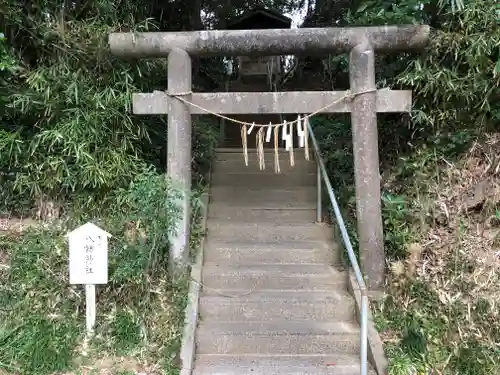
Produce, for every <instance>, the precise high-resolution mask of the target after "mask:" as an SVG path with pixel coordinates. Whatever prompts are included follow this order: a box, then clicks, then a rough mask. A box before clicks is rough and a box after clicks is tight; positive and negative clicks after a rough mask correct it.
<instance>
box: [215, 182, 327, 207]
mask: <svg viewBox="0 0 500 375" xmlns="http://www.w3.org/2000/svg"><path fill="white" fill-rule="evenodd" d="M316 192H317V190H316V187H314V186H304V187H301V188H295V189H294V188H290V189H287V190H283V189H262V188H261V189H258V188H256V189H247V188H240V189H234V188H231V187H221V186H219V187H213V188H212V189H210V202H211V203H212V202H213V203H221V204H222V203H224V204H225V205H226V206H229V207H231V206H236V207H248V208H252V209H260V208H262V209H281V208H285V209H287V208H293V209H315V208H316V204H317V203H316V195H317V193H316Z"/></svg>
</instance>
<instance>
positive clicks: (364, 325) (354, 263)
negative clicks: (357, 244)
mask: <svg viewBox="0 0 500 375" xmlns="http://www.w3.org/2000/svg"><path fill="white" fill-rule="evenodd" d="M306 123H307V127H308V130H309V135H310V138H311V140H312V143H313V149H314V153H315V154H316V160H317V166H318V184H317V187H318V197H317V199H318V201H317V207H316V215H317V216H316V217H317V220H318V222H321V221H322V217H321V216H322V212H321V179H322V178H323V182H324V183H325V186H326V190H327V192H328V196H329V197H330V202H331V204H332V206H333V211H334V212H335V218H336V219H337V223H338V226H339V229H340V233H341V234H342V239H343V242H344V246H345V247H346V249H347V254H348V256H349V261H350V263H351V267H352V269H353V270H354V275H355V276H356V281H357V282H358V287H359V291H360V293H361V311H360V321H361V322H360V324H361V337H360V340H361V345H360V347H361V350H360V357H361V358H360V359H361V371H360V375H367V371H368V294H367V289H366V284H365V280H364V279H363V275H362V273H361V268H360V267H359V264H358V260H357V259H356V255H355V254H354V250H353V248H352V244H351V240H350V239H349V234H348V233H347V229H346V227H345V223H344V219H343V218H342V214H341V213H340V209H339V205H338V203H337V198H336V197H335V193H334V192H333V188H332V184H331V182H330V179H329V178H328V174H327V173H326V168H325V163H324V162H323V159H322V158H321V154H320V150H319V146H318V141H317V140H316V137H315V136H314V132H313V130H312V127H311V124H310V122H309V121H306Z"/></svg>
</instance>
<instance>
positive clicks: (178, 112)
mask: <svg viewBox="0 0 500 375" xmlns="http://www.w3.org/2000/svg"><path fill="white" fill-rule="evenodd" d="M191 89H192V71H191V57H190V56H189V54H188V53H187V52H186V51H184V50H181V49H178V48H175V49H173V50H172V51H171V52H170V53H169V55H168V90H169V92H170V93H172V94H176V95H181V96H183V97H184V98H185V99H186V100H189V101H190V100H191ZM191 132H192V126H191V110H190V107H189V106H187V105H186V104H185V103H183V102H181V101H180V100H179V99H176V98H174V97H169V99H168V130H167V175H168V176H169V177H170V178H171V179H172V181H174V182H175V183H178V184H179V185H180V188H181V190H182V217H181V220H180V223H179V226H178V228H177V233H176V234H175V235H174V236H173V238H171V240H170V243H171V248H170V260H171V261H170V264H171V266H173V267H172V269H173V270H182V269H184V267H185V265H186V263H187V257H188V255H189V251H188V248H189V232H190V218H191V204H190V199H189V197H190V194H191V179H192V176H191V159H192V156H191V144H192V142H191Z"/></svg>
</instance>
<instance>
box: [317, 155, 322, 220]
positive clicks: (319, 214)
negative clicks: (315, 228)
mask: <svg viewBox="0 0 500 375" xmlns="http://www.w3.org/2000/svg"><path fill="white" fill-rule="evenodd" d="M316 174H317V181H316V189H317V192H316V194H317V197H316V222H318V223H321V222H322V221H323V220H322V219H323V207H322V204H323V203H322V197H321V194H322V191H321V167H320V165H319V163H316Z"/></svg>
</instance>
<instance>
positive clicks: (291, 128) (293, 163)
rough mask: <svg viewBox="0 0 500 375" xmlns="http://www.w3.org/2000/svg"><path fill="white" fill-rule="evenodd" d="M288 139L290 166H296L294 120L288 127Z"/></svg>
mask: <svg viewBox="0 0 500 375" xmlns="http://www.w3.org/2000/svg"><path fill="white" fill-rule="evenodd" d="M288 139H289V141H288V142H290V166H291V167H292V168H293V167H295V156H294V154H293V122H291V123H290V128H289V129H288Z"/></svg>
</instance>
